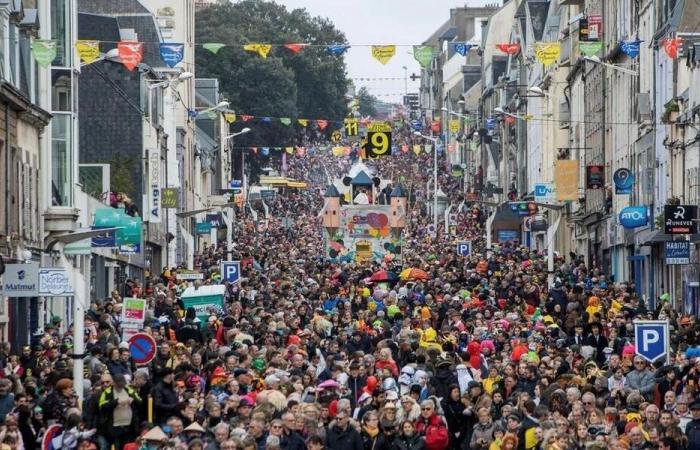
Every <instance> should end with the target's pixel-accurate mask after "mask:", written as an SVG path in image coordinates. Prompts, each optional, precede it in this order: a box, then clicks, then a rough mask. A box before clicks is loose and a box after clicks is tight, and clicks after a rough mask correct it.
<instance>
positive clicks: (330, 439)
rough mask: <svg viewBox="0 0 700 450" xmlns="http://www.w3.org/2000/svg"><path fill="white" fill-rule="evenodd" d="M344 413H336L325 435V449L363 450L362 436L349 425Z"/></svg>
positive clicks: (346, 415)
mask: <svg viewBox="0 0 700 450" xmlns="http://www.w3.org/2000/svg"><path fill="white" fill-rule="evenodd" d="M349 419H350V417H348V414H347V413H346V412H345V411H338V414H337V415H336V416H335V424H333V425H332V426H331V427H330V428H329V429H328V433H326V447H328V448H333V449H343V450H363V445H362V436H360V433H358V432H357V430H355V429H354V428H353V427H351V426H350V423H349Z"/></svg>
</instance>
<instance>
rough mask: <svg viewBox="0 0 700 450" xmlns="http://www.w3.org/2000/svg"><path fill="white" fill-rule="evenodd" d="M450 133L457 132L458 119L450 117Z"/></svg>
mask: <svg viewBox="0 0 700 450" xmlns="http://www.w3.org/2000/svg"><path fill="white" fill-rule="evenodd" d="M450 133H459V119H450Z"/></svg>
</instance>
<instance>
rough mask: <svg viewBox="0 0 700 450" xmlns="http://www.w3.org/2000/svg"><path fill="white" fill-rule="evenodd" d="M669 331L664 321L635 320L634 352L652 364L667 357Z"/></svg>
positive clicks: (666, 322)
mask: <svg viewBox="0 0 700 450" xmlns="http://www.w3.org/2000/svg"><path fill="white" fill-rule="evenodd" d="M669 341H670V339H669V329H668V321H666V320H637V321H635V322H634V350H635V352H636V353H637V354H638V355H639V356H641V357H642V358H644V359H646V360H647V361H650V362H654V361H656V360H657V359H660V358H662V357H664V356H668V347H669Z"/></svg>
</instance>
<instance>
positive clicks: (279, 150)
mask: <svg viewBox="0 0 700 450" xmlns="http://www.w3.org/2000/svg"><path fill="white" fill-rule="evenodd" d="M274 150H275V151H276V152H281V151H282V147H275V149H274Z"/></svg>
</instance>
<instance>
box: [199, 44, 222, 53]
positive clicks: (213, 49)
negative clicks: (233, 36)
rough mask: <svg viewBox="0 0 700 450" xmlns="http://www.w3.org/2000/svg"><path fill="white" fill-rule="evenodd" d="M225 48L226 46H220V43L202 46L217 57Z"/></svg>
mask: <svg viewBox="0 0 700 450" xmlns="http://www.w3.org/2000/svg"><path fill="white" fill-rule="evenodd" d="M224 47H226V44H220V43H218V42H207V43H205V44H202V48H204V49H205V50H209V51H210V52H212V53H213V54H215V55H216V54H217V53H219V50H221V49H222V48H224Z"/></svg>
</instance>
